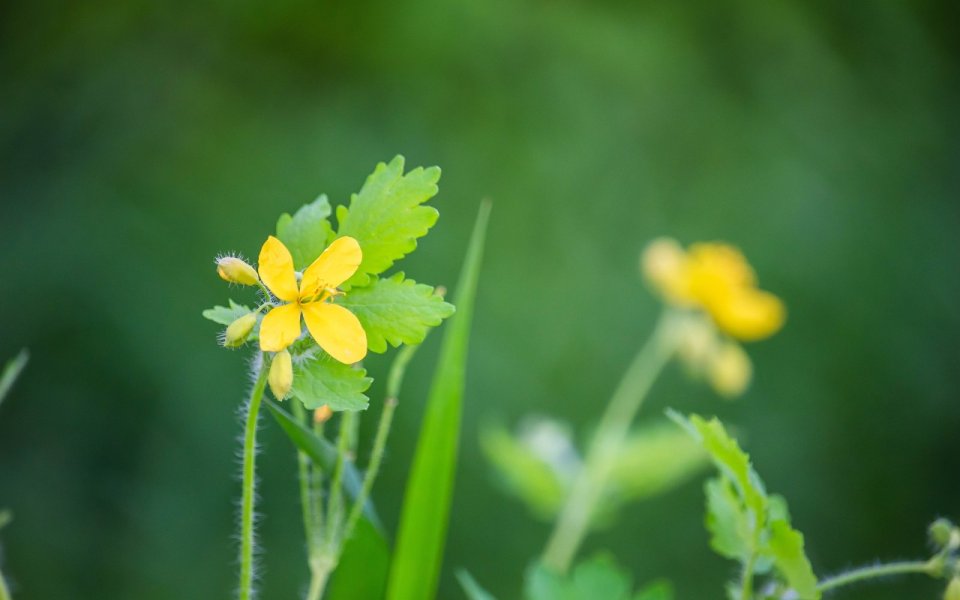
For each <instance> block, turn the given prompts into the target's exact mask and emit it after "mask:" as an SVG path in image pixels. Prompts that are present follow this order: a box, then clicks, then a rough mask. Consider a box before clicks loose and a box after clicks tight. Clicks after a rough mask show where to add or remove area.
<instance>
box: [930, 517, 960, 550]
mask: <svg viewBox="0 0 960 600" xmlns="http://www.w3.org/2000/svg"><path fill="white" fill-rule="evenodd" d="M955 530H956V526H955V525H954V524H953V523H951V522H950V520H949V519H937V520H936V521H934V522H933V523H931V524H930V528H929V529H928V530H927V533H928V534H929V535H930V541H932V542H933V543H934V544H936V546H937V548H946V547H947V546H948V545H949V544H950V538H951V537H952V534H953V532H954V531H955Z"/></svg>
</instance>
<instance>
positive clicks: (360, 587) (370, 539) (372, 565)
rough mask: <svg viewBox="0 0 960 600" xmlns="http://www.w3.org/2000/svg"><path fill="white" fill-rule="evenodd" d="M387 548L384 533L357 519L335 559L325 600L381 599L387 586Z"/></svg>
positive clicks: (388, 557)
mask: <svg viewBox="0 0 960 600" xmlns="http://www.w3.org/2000/svg"><path fill="white" fill-rule="evenodd" d="M389 568H390V548H389V546H388V544H387V540H386V539H384V537H383V533H382V531H381V530H380V529H378V528H377V527H376V526H375V525H374V524H372V523H371V522H370V521H369V520H367V519H360V521H358V522H357V526H356V528H355V529H354V530H353V535H351V536H350V539H348V540H347V541H346V543H345V544H344V547H343V552H342V553H341V555H340V559H339V561H338V562H337V570H336V571H334V573H333V579H332V580H331V581H330V587H329V589H328V590H327V593H326V594H325V595H324V598H325V599H326V600H381V599H382V598H383V591H384V589H386V587H387V573H388V571H389Z"/></svg>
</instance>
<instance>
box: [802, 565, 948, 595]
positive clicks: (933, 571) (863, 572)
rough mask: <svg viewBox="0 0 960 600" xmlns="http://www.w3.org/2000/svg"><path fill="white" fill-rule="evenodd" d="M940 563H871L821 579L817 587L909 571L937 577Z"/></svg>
mask: <svg viewBox="0 0 960 600" xmlns="http://www.w3.org/2000/svg"><path fill="white" fill-rule="evenodd" d="M939 565H940V563H939V562H938V561H937V559H936V558H933V559H931V560H913V561H901V562H892V563H886V564H880V565H869V566H866V567H860V568H857V569H853V570H850V571H847V572H846V573H841V574H839V575H834V576H833V577H827V578H826V579H823V580H821V581H820V583H819V585H817V589H818V590H820V591H821V592H826V591H829V590H834V589H837V588H839V587H843V586H845V585H850V584H851V583H858V582H860V581H867V580H870V579H876V578H878V577H887V576H890V575H905V574H909V573H917V574H922V575H930V576H931V577H935V576H936V575H937V568H938V566H939Z"/></svg>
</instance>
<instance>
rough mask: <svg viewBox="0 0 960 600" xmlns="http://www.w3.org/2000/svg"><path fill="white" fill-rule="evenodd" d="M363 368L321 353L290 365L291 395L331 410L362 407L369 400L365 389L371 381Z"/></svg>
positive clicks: (368, 402) (309, 404) (309, 406)
mask: <svg viewBox="0 0 960 600" xmlns="http://www.w3.org/2000/svg"><path fill="white" fill-rule="evenodd" d="M366 375H367V372H366V371H365V370H364V369H355V368H353V367H351V366H350V365H345V364H343V363H341V362H339V361H337V360H334V359H333V358H331V357H330V356H327V355H322V356H320V357H317V358H311V359H308V360H306V361H305V362H302V363H300V364H298V365H296V366H295V367H294V369H293V388H292V389H291V394H293V397H294V398H296V399H298V400H300V402H303V405H304V406H306V407H307V408H309V409H314V408H320V407H321V406H323V405H324V404H326V405H327V406H329V407H330V409H331V410H333V411H335V412H336V411H341V410H351V411H356V410H366V408H367V406H368V405H369V404H370V399H369V398H367V396H366V394H364V392H365V391H367V388H369V387H370V384H371V383H373V379H371V378H370V377H367V376H366Z"/></svg>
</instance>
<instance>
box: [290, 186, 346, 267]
mask: <svg viewBox="0 0 960 600" xmlns="http://www.w3.org/2000/svg"><path fill="white" fill-rule="evenodd" d="M330 212H331V211H330V201H329V200H327V197H326V195H321V196H320V197H319V198H317V199H316V200H314V201H313V202H311V203H310V204H304V205H303V206H301V207H300V209H299V210H298V211H297V212H296V213H294V215H293V216H290V215H289V214H288V213H284V214H282V215H280V218H279V219H278V220H277V238H279V239H280V241H281V242H283V243H284V245H285V246H286V247H287V249H288V250H290V254H291V255H292V256H293V265H294V267H295V268H296V269H297V270H298V271H302V270H304V269H305V268H307V267H308V266H310V263H312V262H313V261H314V260H316V258H317V257H318V256H320V253H321V252H323V250H324V248H326V247H327V242H328V241H329V240H330V238H331V237H332V235H333V227H332V226H331V225H330V220H329V219H328V218H327V217H329V216H330Z"/></svg>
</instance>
